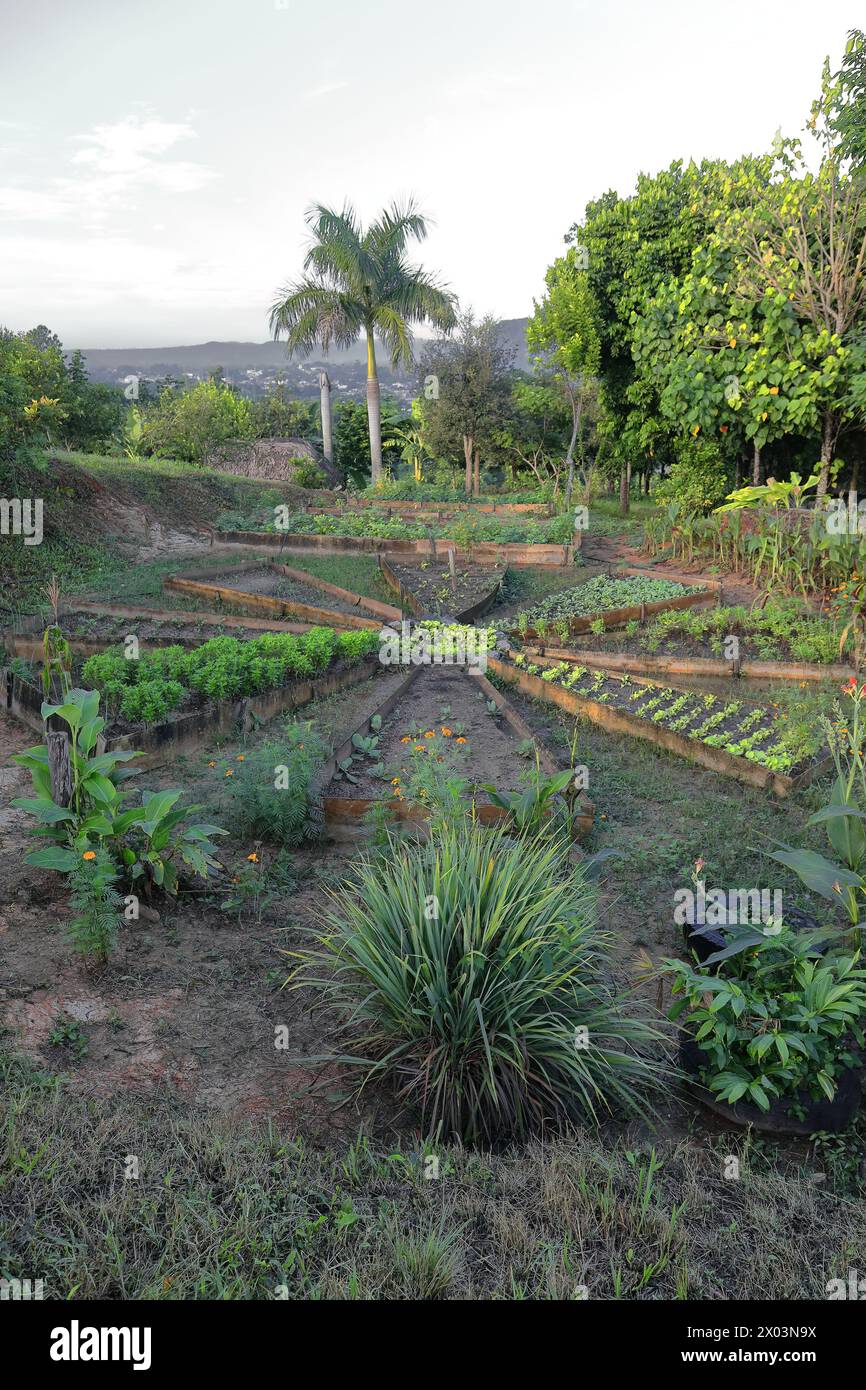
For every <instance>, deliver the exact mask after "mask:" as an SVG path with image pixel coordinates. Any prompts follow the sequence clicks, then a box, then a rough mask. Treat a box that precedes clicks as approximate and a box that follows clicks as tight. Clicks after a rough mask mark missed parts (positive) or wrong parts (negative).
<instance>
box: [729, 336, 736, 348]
mask: <svg viewBox="0 0 866 1390" xmlns="http://www.w3.org/2000/svg"><path fill="white" fill-rule="evenodd" d="M736 346H737V340H736V338H729V339H728V347H736Z"/></svg>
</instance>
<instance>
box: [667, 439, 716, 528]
mask: <svg viewBox="0 0 866 1390" xmlns="http://www.w3.org/2000/svg"><path fill="white" fill-rule="evenodd" d="M733 485H734V475H733V470H732V469H731V466H730V463H729V462H728V461H727V460H725V459H724V458H723V457H722V454H721V452H720V450H719V449H718V448H717V446H716V445H715V444H712V443H710V442H709V441H707V440H695V439H691V438H688V439H684V440H678V441H677V444H676V458H675V460H674V462H673V463H672V464H671V470H670V473H669V475H668V477H667V478H665V480H664V482H662V483H659V485H658V487H657V488H656V498H657V500H658V501H659V502H679V503H681V504H682V506H683V508H684V509H685V510H686V511H689V512H700V513H704V512H709V511H712V509H713V507H717V506H719V504H720V503H721V502H723V501H724V500H725V498H726V497H727V495H728V493H729V492H730V490H731V488H732V487H733Z"/></svg>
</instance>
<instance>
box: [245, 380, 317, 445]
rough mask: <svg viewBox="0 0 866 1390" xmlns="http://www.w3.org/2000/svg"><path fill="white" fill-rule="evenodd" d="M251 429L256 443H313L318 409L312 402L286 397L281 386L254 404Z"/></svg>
mask: <svg viewBox="0 0 866 1390" xmlns="http://www.w3.org/2000/svg"><path fill="white" fill-rule="evenodd" d="M252 428H253V432H254V434H255V436H256V438H257V439H314V438H315V437H316V435H317V434H318V420H317V418H316V408H315V406H314V405H312V404H311V403H310V402H309V401H302V400H298V399H296V398H293V397H291V396H287V395H286V392H285V390H284V388H283V387H281V386H278V387H277V388H276V389H275V390H273V391H269V392H268V394H267V395H265V396H260V397H259V398H258V399H257V400H255V401H253V404H252Z"/></svg>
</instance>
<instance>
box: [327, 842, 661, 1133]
mask: <svg viewBox="0 0 866 1390" xmlns="http://www.w3.org/2000/svg"><path fill="white" fill-rule="evenodd" d="M594 916H595V894H594V891H593V889H592V886H591V884H590V883H589V882H588V881H587V876H586V870H584V869H581V868H580V867H576V868H575V867H573V866H572V865H571V864H570V862H569V860H568V858H567V855H566V853H565V848H564V844H563V843H562V842H557V841H556V840H552V839H550V838H548V839H547V840H542V839H530V838H525V837H520V838H517V839H514V838H512V837H510V836H508V835H506V834H504V833H502V832H490V831H485V830H482V829H480V828H479V827H477V826H470V827H449V828H447V829H443V830H441V831H440V832H439V833H438V834H436V835H435V836H431V838H430V839H429V840H428V841H427V842H426V843H425V844H424V845H422V846H420V847H407V846H406V845H404V844H401V843H400V841H399V840H397V839H393V840H392V841H391V843H390V845H389V853H388V854H387V855H385V856H382V857H381V858H377V859H376V860H374V861H373V860H367V861H363V860H362V861H361V862H360V863H359V865H358V866H356V868H355V871H354V874H353V876H352V877H350V879H349V880H348V881H347V883H346V884H344V885H343V887H342V888H341V889H340V890H339V891H338V892H337V893H336V894H335V895H334V906H333V908H332V910H331V911H330V912H329V914H328V930H327V932H326V933H325V934H324V935H323V936H321V937H320V938H319V941H318V946H317V948H315V949H313V950H311V951H310V952H308V953H307V957H306V961H305V963H304V964H303V965H302V966H301V967H300V972H301V973H300V978H299V983H300V984H305V985H312V986H314V987H315V988H316V989H317V990H319V991H320V993H321V997H322V999H323V1002H325V1003H326V1004H328V1005H330V1006H332V1007H334V1008H335V1009H336V1010H337V1012H338V1013H339V1014H341V1015H342V1016H343V1019H344V1032H345V1033H346V1034H347V1046H346V1048H345V1054H344V1055H343V1056H341V1057H340V1059H339V1060H340V1061H342V1062H343V1063H354V1064H356V1065H358V1066H359V1067H360V1068H361V1081H360V1084H359V1089H360V1088H361V1087H362V1086H363V1085H365V1084H366V1083H367V1082H368V1081H369V1080H371V1079H372V1078H374V1077H378V1076H381V1077H387V1078H389V1079H390V1080H392V1081H393V1082H394V1084H395V1086H396V1087H397V1090H398V1092H399V1095H400V1098H401V1100H403V1101H405V1102H407V1103H409V1104H411V1105H413V1106H417V1108H418V1109H419V1111H420V1112H421V1115H422V1118H423V1122H424V1125H425V1128H426V1130H427V1131H428V1132H430V1133H432V1134H433V1135H436V1136H439V1137H441V1136H444V1135H449V1134H452V1133H456V1134H459V1135H461V1136H462V1137H464V1138H466V1139H469V1140H482V1141H486V1140H491V1139H493V1138H496V1137H504V1138H511V1137H513V1136H516V1135H520V1134H522V1133H524V1132H526V1131H528V1130H535V1129H537V1128H538V1127H540V1126H541V1125H542V1123H543V1122H544V1121H545V1120H548V1119H557V1120H560V1121H568V1120H586V1119H589V1120H593V1121H596V1120H598V1119H599V1118H600V1117H601V1116H602V1115H604V1114H607V1113H608V1112H611V1111H613V1110H615V1109H619V1108H623V1109H625V1110H627V1111H632V1112H633V1111H644V1110H645V1109H646V1103H647V1098H648V1095H649V1093H650V1092H651V1091H652V1090H653V1089H655V1088H657V1087H659V1086H660V1085H661V1084H662V1073H661V1070H660V1068H659V1066H658V1065H657V1064H656V1063H655V1062H653V1061H651V1060H649V1059H648V1058H647V1057H646V1056H645V1055H644V1049H645V1048H646V1047H647V1046H648V1045H649V1044H651V1043H652V1042H654V1041H655V1040H656V1037H657V1034H656V1033H655V1031H654V1029H653V1027H652V1026H651V1025H650V1024H649V1023H647V1022H645V1021H643V1019H641V1018H639V1017H637V1016H631V1015H629V1014H627V1013H626V1012H625V1009H624V1000H623V998H622V996H621V995H620V994H618V993H617V991H616V989H615V988H614V987H613V985H612V984H611V982H610V980H609V978H608V974H607V963H608V953H609V946H608V938H607V937H606V936H605V935H604V934H603V933H602V932H600V931H599V930H598V928H597V927H596V925H595V921H594Z"/></svg>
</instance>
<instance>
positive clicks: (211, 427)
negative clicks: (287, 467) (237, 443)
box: [144, 381, 254, 463]
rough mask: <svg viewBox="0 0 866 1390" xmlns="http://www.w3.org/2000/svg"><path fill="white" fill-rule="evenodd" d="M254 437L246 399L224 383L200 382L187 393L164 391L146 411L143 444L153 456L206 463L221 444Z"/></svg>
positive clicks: (250, 409)
mask: <svg viewBox="0 0 866 1390" xmlns="http://www.w3.org/2000/svg"><path fill="white" fill-rule="evenodd" d="M253 434H254V426H253V414H252V408H251V406H250V402H249V401H248V400H247V398H246V397H245V396H241V395H239V394H238V392H237V391H233V390H232V388H231V387H230V386H226V385H225V384H224V383H222V382H217V381H200V382H199V383H198V384H197V385H196V386H193V387H191V388H190V390H188V391H178V390H176V389H175V388H174V387H172V386H167V387H165V388H164V390H163V391H162V392H161V393H160V397H159V401H158V403H157V404H156V405H155V406H152V407H150V408H149V409H148V411H147V415H146V418H145V427H144V442H145V445H146V447H147V448H148V450H149V451H150V452H151V453H155V454H166V455H168V456H169V457H170V458H179V459H187V460H188V461H189V462H190V463H203V462H204V460H205V459H206V457H207V455H208V454H209V453H210V452H211V451H212V450H213V449H216V448H218V446H219V445H220V444H226V443H228V442H229V441H234V440H245V439H252V438H253Z"/></svg>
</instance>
